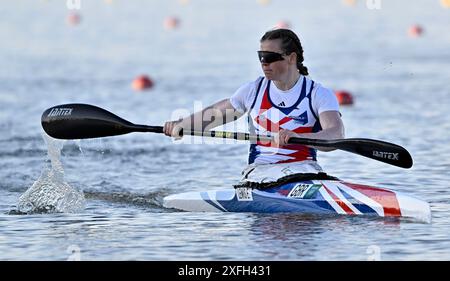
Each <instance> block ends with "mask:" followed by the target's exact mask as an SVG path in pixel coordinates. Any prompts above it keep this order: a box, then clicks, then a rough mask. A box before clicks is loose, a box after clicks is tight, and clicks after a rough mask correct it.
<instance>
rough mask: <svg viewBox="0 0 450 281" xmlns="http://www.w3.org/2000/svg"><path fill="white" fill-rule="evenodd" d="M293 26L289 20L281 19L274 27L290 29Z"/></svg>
mask: <svg viewBox="0 0 450 281" xmlns="http://www.w3.org/2000/svg"><path fill="white" fill-rule="evenodd" d="M289 28H291V24H290V23H289V22H288V21H284V20H281V21H279V22H277V24H276V25H275V26H274V29H289Z"/></svg>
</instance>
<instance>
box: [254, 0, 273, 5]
mask: <svg viewBox="0 0 450 281" xmlns="http://www.w3.org/2000/svg"><path fill="white" fill-rule="evenodd" d="M257 2H258V4H260V5H262V6H266V5H268V4H270V0H258V1H257Z"/></svg>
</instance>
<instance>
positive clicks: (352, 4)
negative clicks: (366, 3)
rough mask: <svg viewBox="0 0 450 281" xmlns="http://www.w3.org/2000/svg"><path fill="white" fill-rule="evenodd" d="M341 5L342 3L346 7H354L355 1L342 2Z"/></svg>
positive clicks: (345, 0)
mask: <svg viewBox="0 0 450 281" xmlns="http://www.w3.org/2000/svg"><path fill="white" fill-rule="evenodd" d="M342 3H344V4H345V5H347V6H355V5H356V0H343V1H342Z"/></svg>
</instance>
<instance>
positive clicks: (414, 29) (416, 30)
mask: <svg viewBox="0 0 450 281" xmlns="http://www.w3.org/2000/svg"><path fill="white" fill-rule="evenodd" d="M422 33H423V28H422V27H421V26H420V25H413V26H411V27H410V28H409V29H408V35H409V36H410V37H420V36H421V35H422Z"/></svg>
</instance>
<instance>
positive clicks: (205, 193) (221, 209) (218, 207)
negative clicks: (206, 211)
mask: <svg viewBox="0 0 450 281" xmlns="http://www.w3.org/2000/svg"><path fill="white" fill-rule="evenodd" d="M200 196H201V197H202V200H203V201H205V202H206V203H208V204H209V205H211V206H213V207H214V208H216V209H219V210H220V211H222V212H226V211H227V210H226V209H224V208H222V207H221V206H219V205H218V204H216V203H215V202H214V201H212V200H211V199H210V198H209V195H208V192H201V193H200Z"/></svg>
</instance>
